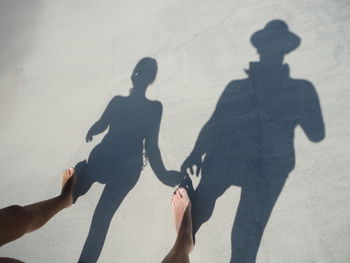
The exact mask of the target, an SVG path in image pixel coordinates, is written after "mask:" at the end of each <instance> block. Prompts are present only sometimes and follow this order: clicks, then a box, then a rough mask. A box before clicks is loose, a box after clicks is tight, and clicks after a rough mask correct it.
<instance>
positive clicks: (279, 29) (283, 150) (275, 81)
mask: <svg viewBox="0 0 350 263" xmlns="http://www.w3.org/2000/svg"><path fill="white" fill-rule="evenodd" d="M251 42H252V44H253V46H254V47H255V48H256V49H257V50H258V53H259V56H260V61H259V62H252V63H250V68H249V70H247V73H248V78H246V79H243V80H235V81H232V82H231V83H229V84H228V86H227V87H226V89H225V90H224V92H223V94H222V95H221V97H220V99H219V101H218V103H217V106H216V109H215V111H214V113H213V115H212V116H211V118H210V119H209V121H208V122H207V123H206V124H205V126H204V127H203V128H202V130H201V132H200V134H199V136H198V139H197V141H196V144H195V146H194V149H193V151H192V152H191V154H190V156H189V157H188V158H187V159H186V160H185V162H184V163H183V165H182V167H181V170H182V173H178V172H175V171H167V170H166V169H165V167H164V164H163V162H162V159H161V155H160V151H159V148H158V133H159V125H160V120H161V114H162V106H161V104H160V102H156V101H150V100H148V99H147V98H146V97H145V92H146V88H147V87H148V86H149V84H151V83H152V82H153V81H154V79H155V76H156V72H157V64H156V61H155V60H154V59H152V58H144V59H142V60H140V62H139V63H138V64H137V65H136V67H135V70H134V72H133V74H132V81H133V84H134V87H133V89H132V91H131V94H130V96H127V97H122V96H117V97H115V98H113V99H112V101H111V102H110V103H109V105H108V106H107V108H106V110H105V112H104V113H103V114H102V117H101V118H100V120H98V121H97V122H96V123H95V124H94V125H93V126H92V127H91V129H90V130H89V132H88V135H87V138H86V139H87V141H91V140H92V136H93V135H96V134H99V133H101V132H103V131H104V130H105V129H107V128H108V127H109V130H108V133H107V135H106V136H105V137H104V138H103V140H102V142H101V143H100V144H98V145H97V146H96V147H95V148H94V149H93V150H92V152H91V153H90V156H89V159H88V163H87V164H86V163H80V164H79V165H78V167H77V168H78V169H77V170H78V171H80V173H81V174H83V175H84V176H82V177H81V178H82V180H80V182H79V180H78V182H77V193H76V196H80V195H83V194H85V193H86V192H87V191H88V189H89V187H90V186H91V184H92V183H93V182H95V181H98V182H101V183H104V184H105V188H104V190H103V193H102V195H101V198H100V200H99V202H98V205H97V207H96V210H95V212H94V215H93V219H92V223H91V227H90V231H89V234H88V237H87V239H86V242H85V245H84V248H83V251H82V253H81V256H80V261H81V262H96V261H97V259H98V257H99V255H100V252H101V250H102V247H103V244H104V241H105V238H106V234H107V231H108V227H109V224H110V221H111V219H112V217H113V215H114V213H115V211H116V210H117V209H118V207H119V205H120V203H121V202H122V200H123V199H124V198H125V196H126V195H127V193H128V192H129V191H130V190H131V189H132V188H133V187H134V186H135V184H136V182H137V180H138V178H139V176H140V173H141V170H142V167H143V165H144V161H145V160H146V159H149V162H150V164H151V167H152V169H153V170H154V172H155V174H156V176H157V177H158V178H159V179H160V180H161V181H162V182H163V183H164V184H166V185H169V186H174V185H176V184H177V183H180V182H184V181H185V184H187V187H189V188H190V184H191V183H190V181H189V179H188V176H185V178H184V177H183V176H181V174H185V172H186V171H187V169H188V168H191V169H192V167H193V166H197V173H199V172H200V171H201V172H202V176H201V181H200V183H199V185H198V187H197V188H196V190H195V191H194V193H191V195H192V196H193V198H192V203H193V210H192V211H193V227H194V234H195V233H196V232H197V231H198V230H199V228H200V227H201V225H202V224H203V223H205V222H206V221H207V220H208V219H209V218H210V217H211V215H212V212H213V209H214V206H215V202H216V200H217V198H218V197H220V196H221V195H222V194H223V193H224V192H225V191H226V190H227V189H228V188H229V187H230V186H231V185H237V186H240V187H241V198H240V202H239V206H238V210H237V214H236V217H235V221H234V225H233V228H232V234H231V246H232V248H231V249H232V254H231V262H236V263H237V262H239V263H242V262H255V260H256V256H257V252H258V248H259V245H260V241H261V238H262V234H263V231H264V229H265V226H266V224H267V222H268V219H269V217H270V214H271V212H272V209H273V207H274V205H275V203H276V200H277V198H278V196H279V194H280V193H281V191H282V189H283V186H284V184H285V181H286V179H287V177H288V174H289V173H290V172H291V171H292V170H293V169H294V167H295V152H294V130H295V128H296V127H297V126H298V125H300V126H301V128H302V129H303V130H304V132H305V134H306V135H307V136H308V138H309V139H310V140H311V141H314V142H318V141H321V140H322V139H323V138H324V136H325V129H324V123H323V119H322V114H321V108H320V104H319V100H318V96H317V93H316V90H315V89H314V87H313V85H312V84H311V83H310V82H308V81H305V80H297V79H292V78H291V77H290V76H289V67H288V65H285V64H283V59H284V56H285V55H286V54H288V53H289V52H291V51H293V50H294V49H296V48H297V47H298V46H299V44H300V38H299V37H298V36H297V35H295V34H293V33H292V32H290V31H289V29H288V26H287V24H286V23H285V22H283V21H281V20H273V21H271V22H269V23H268V24H267V25H266V26H265V28H264V29H262V30H260V31H257V32H256V33H254V34H253V36H252V37H251ZM78 178H79V177H78Z"/></svg>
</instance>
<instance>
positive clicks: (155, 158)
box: [145, 101, 181, 187]
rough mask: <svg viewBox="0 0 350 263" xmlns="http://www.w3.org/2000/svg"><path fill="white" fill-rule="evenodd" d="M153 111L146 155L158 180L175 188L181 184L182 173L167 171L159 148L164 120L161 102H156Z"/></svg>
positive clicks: (146, 143)
mask: <svg viewBox="0 0 350 263" xmlns="http://www.w3.org/2000/svg"><path fill="white" fill-rule="evenodd" d="M152 106H153V107H154V109H153V111H152V115H153V118H152V119H153V121H152V124H151V127H150V131H149V134H148V136H147V137H146V140H145V149H146V154H147V157H148V160H149V163H150V165H151V167H152V170H153V171H154V173H155V175H156V176H157V178H158V179H159V180H160V181H161V182H162V183H163V184H165V185H168V186H171V187H174V186H175V185H176V184H178V183H179V182H180V176H181V175H180V173H179V172H176V171H167V170H166V168H165V166H164V163H163V159H162V156H161V153H160V150H159V146H158V136H159V127H160V121H161V118H162V111H163V109H162V104H161V103H160V102H158V101H157V102H154V105H152Z"/></svg>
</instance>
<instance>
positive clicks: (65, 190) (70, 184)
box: [61, 168, 76, 207]
mask: <svg viewBox="0 0 350 263" xmlns="http://www.w3.org/2000/svg"><path fill="white" fill-rule="evenodd" d="M74 172H75V171H74V168H69V169H66V170H65V171H64V172H63V173H62V192H61V196H62V197H64V198H65V199H66V200H67V205H66V207H69V206H71V205H72V204H73V189H74V185H75V181H76V176H75V174H74Z"/></svg>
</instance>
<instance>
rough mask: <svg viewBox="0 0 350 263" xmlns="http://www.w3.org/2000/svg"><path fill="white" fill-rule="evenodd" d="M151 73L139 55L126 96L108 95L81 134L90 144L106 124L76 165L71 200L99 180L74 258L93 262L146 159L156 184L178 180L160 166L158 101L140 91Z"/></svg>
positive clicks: (148, 61) (149, 62) (151, 63)
mask: <svg viewBox="0 0 350 263" xmlns="http://www.w3.org/2000/svg"><path fill="white" fill-rule="evenodd" d="M156 74H157V63H156V60H154V59H153V58H143V59H141V60H140V61H139V62H138V63H137V65H136V67H135V69H134V71H133V73H132V76H131V79H132V83H133V88H132V90H131V92H130V95H129V96H126V97H122V96H116V97H114V98H113V99H112V100H111V101H110V103H109V104H108V106H107V108H106V109H105V111H104V112H103V114H102V116H101V118H100V119H99V120H98V121H97V122H96V123H95V124H94V125H93V126H92V127H91V128H90V130H89V131H88V133H87V136H86V141H87V142H90V141H92V139H93V136H94V135H96V134H99V133H101V132H103V131H104V130H106V129H107V128H109V130H108V133H107V134H106V135H105V137H104V138H103V139H102V141H101V142H100V143H99V144H98V145H96V147H95V148H94V149H93V150H92V151H91V153H90V156H89V159H88V162H87V163H86V162H80V163H79V164H78V165H77V166H76V170H77V184H76V190H75V193H74V200H76V199H77V198H78V197H79V196H81V195H83V194H85V193H86V192H87V191H88V190H89V188H90V187H91V185H92V184H93V183H94V182H99V183H102V184H105V187H104V190H103V192H102V195H101V197H100V200H99V202H98V204H97V206H96V209H95V212H94V215H93V218H92V222H91V226H90V230H89V234H88V236H87V239H86V242H85V245H84V248H83V250H82V252H81V255H80V259H79V262H96V261H97V260H98V257H99V255H100V253H101V250H102V248H103V245H104V242H105V239H106V235H107V231H108V228H109V225H110V222H111V220H112V218H113V215H114V213H115V212H116V210H117V209H118V207H119V205H120V204H121V202H122V201H123V199H124V198H125V197H126V195H127V194H128V192H129V191H130V190H131V189H132V188H133V187H134V186H135V184H136V183H137V181H138V179H139V177H140V173H141V170H142V168H143V167H144V166H145V165H146V163H147V161H149V163H150V165H151V167H152V169H153V171H154V173H155V174H156V176H157V177H158V178H159V180H160V181H161V182H162V183H164V184H166V185H168V186H175V185H176V184H177V183H178V182H179V181H180V173H179V172H175V171H167V170H166V169H165V167H164V164H163V161H162V158H161V154H160V151H159V147H158V133H159V126H160V121H161V116H162V104H161V103H160V102H159V101H151V100H149V99H147V98H146V89H147V87H148V86H149V85H150V84H151V83H153V81H154V80H155V78H156Z"/></svg>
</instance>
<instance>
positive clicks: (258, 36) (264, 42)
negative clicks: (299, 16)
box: [250, 20, 301, 54]
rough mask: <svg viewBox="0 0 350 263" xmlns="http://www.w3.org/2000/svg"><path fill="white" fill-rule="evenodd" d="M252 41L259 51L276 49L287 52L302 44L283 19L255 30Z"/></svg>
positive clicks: (275, 50)
mask: <svg viewBox="0 0 350 263" xmlns="http://www.w3.org/2000/svg"><path fill="white" fill-rule="evenodd" d="M250 42H251V43H252V44H253V46H254V47H255V48H256V49H257V50H258V51H259V52H264V51H274V52H281V53H284V54H287V53H289V52H291V51H292V50H294V49H296V48H297V47H298V46H299V45H300V42H301V40H300V38H299V37H298V36H297V35H295V34H294V33H292V32H290V31H289V29H288V25H287V24H286V23H285V22H284V21H282V20H272V21H270V22H269V23H267V24H266V26H265V27H264V29H262V30H259V31H257V32H255V33H254V34H253V35H252V37H251V38H250Z"/></svg>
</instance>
